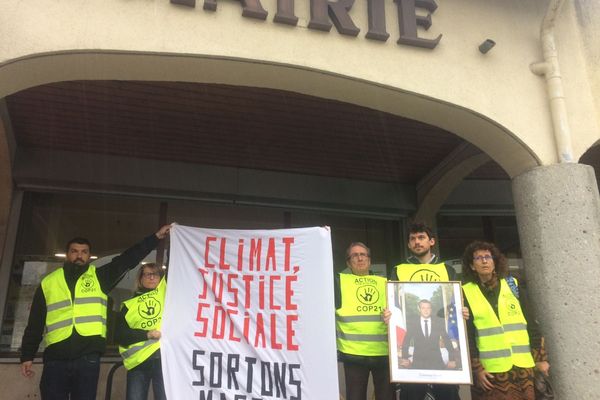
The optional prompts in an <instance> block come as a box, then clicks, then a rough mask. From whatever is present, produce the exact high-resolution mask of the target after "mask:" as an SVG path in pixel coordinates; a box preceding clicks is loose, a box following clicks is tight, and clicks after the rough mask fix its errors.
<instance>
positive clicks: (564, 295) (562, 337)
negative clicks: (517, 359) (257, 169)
mask: <svg viewBox="0 0 600 400" xmlns="http://www.w3.org/2000/svg"><path fill="white" fill-rule="evenodd" d="M513 196H514V201H515V210H516V213H517V222H518V225H519V234H520V238H521V248H522V251H523V261H524V263H525V274H526V276H527V282H528V288H529V297H530V300H531V303H532V304H533V309H534V312H535V315H536V317H537V319H538V321H539V322H540V324H541V328H542V333H543V334H544V336H545V337H546V347H547V349H548V352H549V357H550V362H551V364H552V365H551V375H552V376H553V380H554V382H555V386H556V389H557V395H558V396H557V397H558V398H559V399H565V400H567V399H595V398H597V397H598V381H599V380H600V357H599V354H600V199H599V195H598V186H597V184H596V177H595V175H594V170H593V168H591V167H589V166H586V165H581V164H558V165H552V166H548V167H539V168H536V169H534V170H532V171H529V172H526V173H524V174H522V175H519V176H517V177H516V178H514V179H513Z"/></svg>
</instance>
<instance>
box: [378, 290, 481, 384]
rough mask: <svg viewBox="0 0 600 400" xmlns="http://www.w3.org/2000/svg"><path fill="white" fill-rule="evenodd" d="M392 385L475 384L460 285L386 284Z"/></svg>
mask: <svg viewBox="0 0 600 400" xmlns="http://www.w3.org/2000/svg"><path fill="white" fill-rule="evenodd" d="M387 304H388V309H389V310H390V311H391V312H392V316H391V319H390V322H389V329H388V343H389V353H390V379H391V380H392V382H412V383H447V384H471V383H472V377H471V367H470V365H469V353H468V344H467V338H466V332H465V322H464V320H463V316H462V308H463V301H462V291H461V287H460V282H393V281H390V282H388V283H387Z"/></svg>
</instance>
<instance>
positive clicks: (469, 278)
mask: <svg viewBox="0 0 600 400" xmlns="http://www.w3.org/2000/svg"><path fill="white" fill-rule="evenodd" d="M478 250H487V251H489V252H490V253H491V254H492V257H493V258H494V267H495V268H494V269H495V273H496V276H497V277H498V278H505V277H506V276H507V275H508V262H507V261H506V257H504V254H502V252H500V250H499V249H498V248H497V247H496V245H495V244H493V243H489V242H483V241H479V240H476V241H474V242H471V243H470V244H469V245H468V246H467V247H466V248H465V252H464V253H463V257H462V274H463V281H465V282H479V276H478V275H477V272H475V271H474V270H473V269H471V265H472V264H473V254H475V252H476V251H478Z"/></svg>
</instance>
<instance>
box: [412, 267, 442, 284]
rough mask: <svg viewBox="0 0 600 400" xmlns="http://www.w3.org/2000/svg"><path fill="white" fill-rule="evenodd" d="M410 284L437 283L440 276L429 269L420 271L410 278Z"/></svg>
mask: <svg viewBox="0 0 600 400" xmlns="http://www.w3.org/2000/svg"><path fill="white" fill-rule="evenodd" d="M410 281H411V282H439V281H440V275H439V274H437V273H436V272H435V271H432V270H430V269H425V268H424V269H420V270H418V271H416V272H415V273H414V274H412V275H411V277H410Z"/></svg>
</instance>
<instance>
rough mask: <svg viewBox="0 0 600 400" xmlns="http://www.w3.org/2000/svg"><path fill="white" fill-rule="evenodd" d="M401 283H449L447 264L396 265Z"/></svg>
mask: <svg viewBox="0 0 600 400" xmlns="http://www.w3.org/2000/svg"><path fill="white" fill-rule="evenodd" d="M396 276H397V277H398V280H399V281H400V282H448V281H449V280H450V277H449V276H448V270H447V269H446V264H444V263H439V264H400V265H396Z"/></svg>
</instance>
